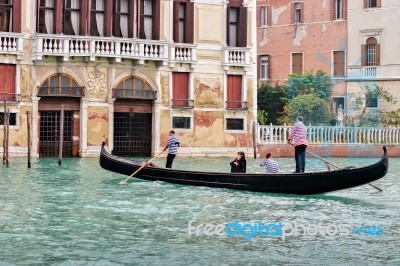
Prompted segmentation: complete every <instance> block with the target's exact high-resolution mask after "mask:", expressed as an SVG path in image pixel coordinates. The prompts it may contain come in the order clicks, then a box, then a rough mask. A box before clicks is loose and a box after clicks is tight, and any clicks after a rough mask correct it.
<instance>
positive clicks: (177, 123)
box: [172, 116, 191, 129]
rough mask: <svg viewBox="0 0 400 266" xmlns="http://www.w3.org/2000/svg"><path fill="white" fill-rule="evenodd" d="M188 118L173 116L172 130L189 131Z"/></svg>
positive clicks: (189, 122)
mask: <svg viewBox="0 0 400 266" xmlns="http://www.w3.org/2000/svg"><path fill="white" fill-rule="evenodd" d="M190 124H191V118H190V117H182V116H174V117H172V128H174V129H190V128H191V126H190Z"/></svg>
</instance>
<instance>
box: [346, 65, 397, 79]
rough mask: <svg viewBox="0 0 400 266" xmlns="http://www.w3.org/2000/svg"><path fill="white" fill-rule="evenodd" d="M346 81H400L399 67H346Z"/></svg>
mask: <svg viewBox="0 0 400 266" xmlns="http://www.w3.org/2000/svg"><path fill="white" fill-rule="evenodd" d="M347 79H357V80H391V79H400V65H383V66H355V67H352V66H351V67H347Z"/></svg>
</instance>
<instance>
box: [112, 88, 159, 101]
mask: <svg viewBox="0 0 400 266" xmlns="http://www.w3.org/2000/svg"><path fill="white" fill-rule="evenodd" d="M113 97H114V98H121V99H124V98H125V99H146V100H154V99H156V94H155V92H154V91H152V90H127V89H114V90H113Z"/></svg>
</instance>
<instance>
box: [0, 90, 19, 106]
mask: <svg viewBox="0 0 400 266" xmlns="http://www.w3.org/2000/svg"><path fill="white" fill-rule="evenodd" d="M20 96H21V95H20V94H17V93H6V92H0V102H4V101H6V102H17V103H19V102H20Z"/></svg>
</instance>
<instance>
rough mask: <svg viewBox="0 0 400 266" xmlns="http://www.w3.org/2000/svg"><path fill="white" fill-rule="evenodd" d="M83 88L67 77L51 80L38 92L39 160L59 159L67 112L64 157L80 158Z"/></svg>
mask: <svg viewBox="0 0 400 266" xmlns="http://www.w3.org/2000/svg"><path fill="white" fill-rule="evenodd" d="M83 96H84V88H83V87H80V86H78V84H77V82H76V81H75V80H74V79H73V78H72V77H70V76H68V75H61V74H56V75H53V76H50V77H48V78H47V79H46V80H45V81H44V82H43V83H42V85H41V86H40V87H39V88H38V97H41V98H40V101H39V106H38V109H39V156H40V157H57V156H58V147H59V143H60V119H61V110H62V109H63V110H64V121H63V122H64V126H63V134H64V138H63V152H62V153H63V154H62V155H63V157H76V156H79V110H80V98H81V97H83Z"/></svg>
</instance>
